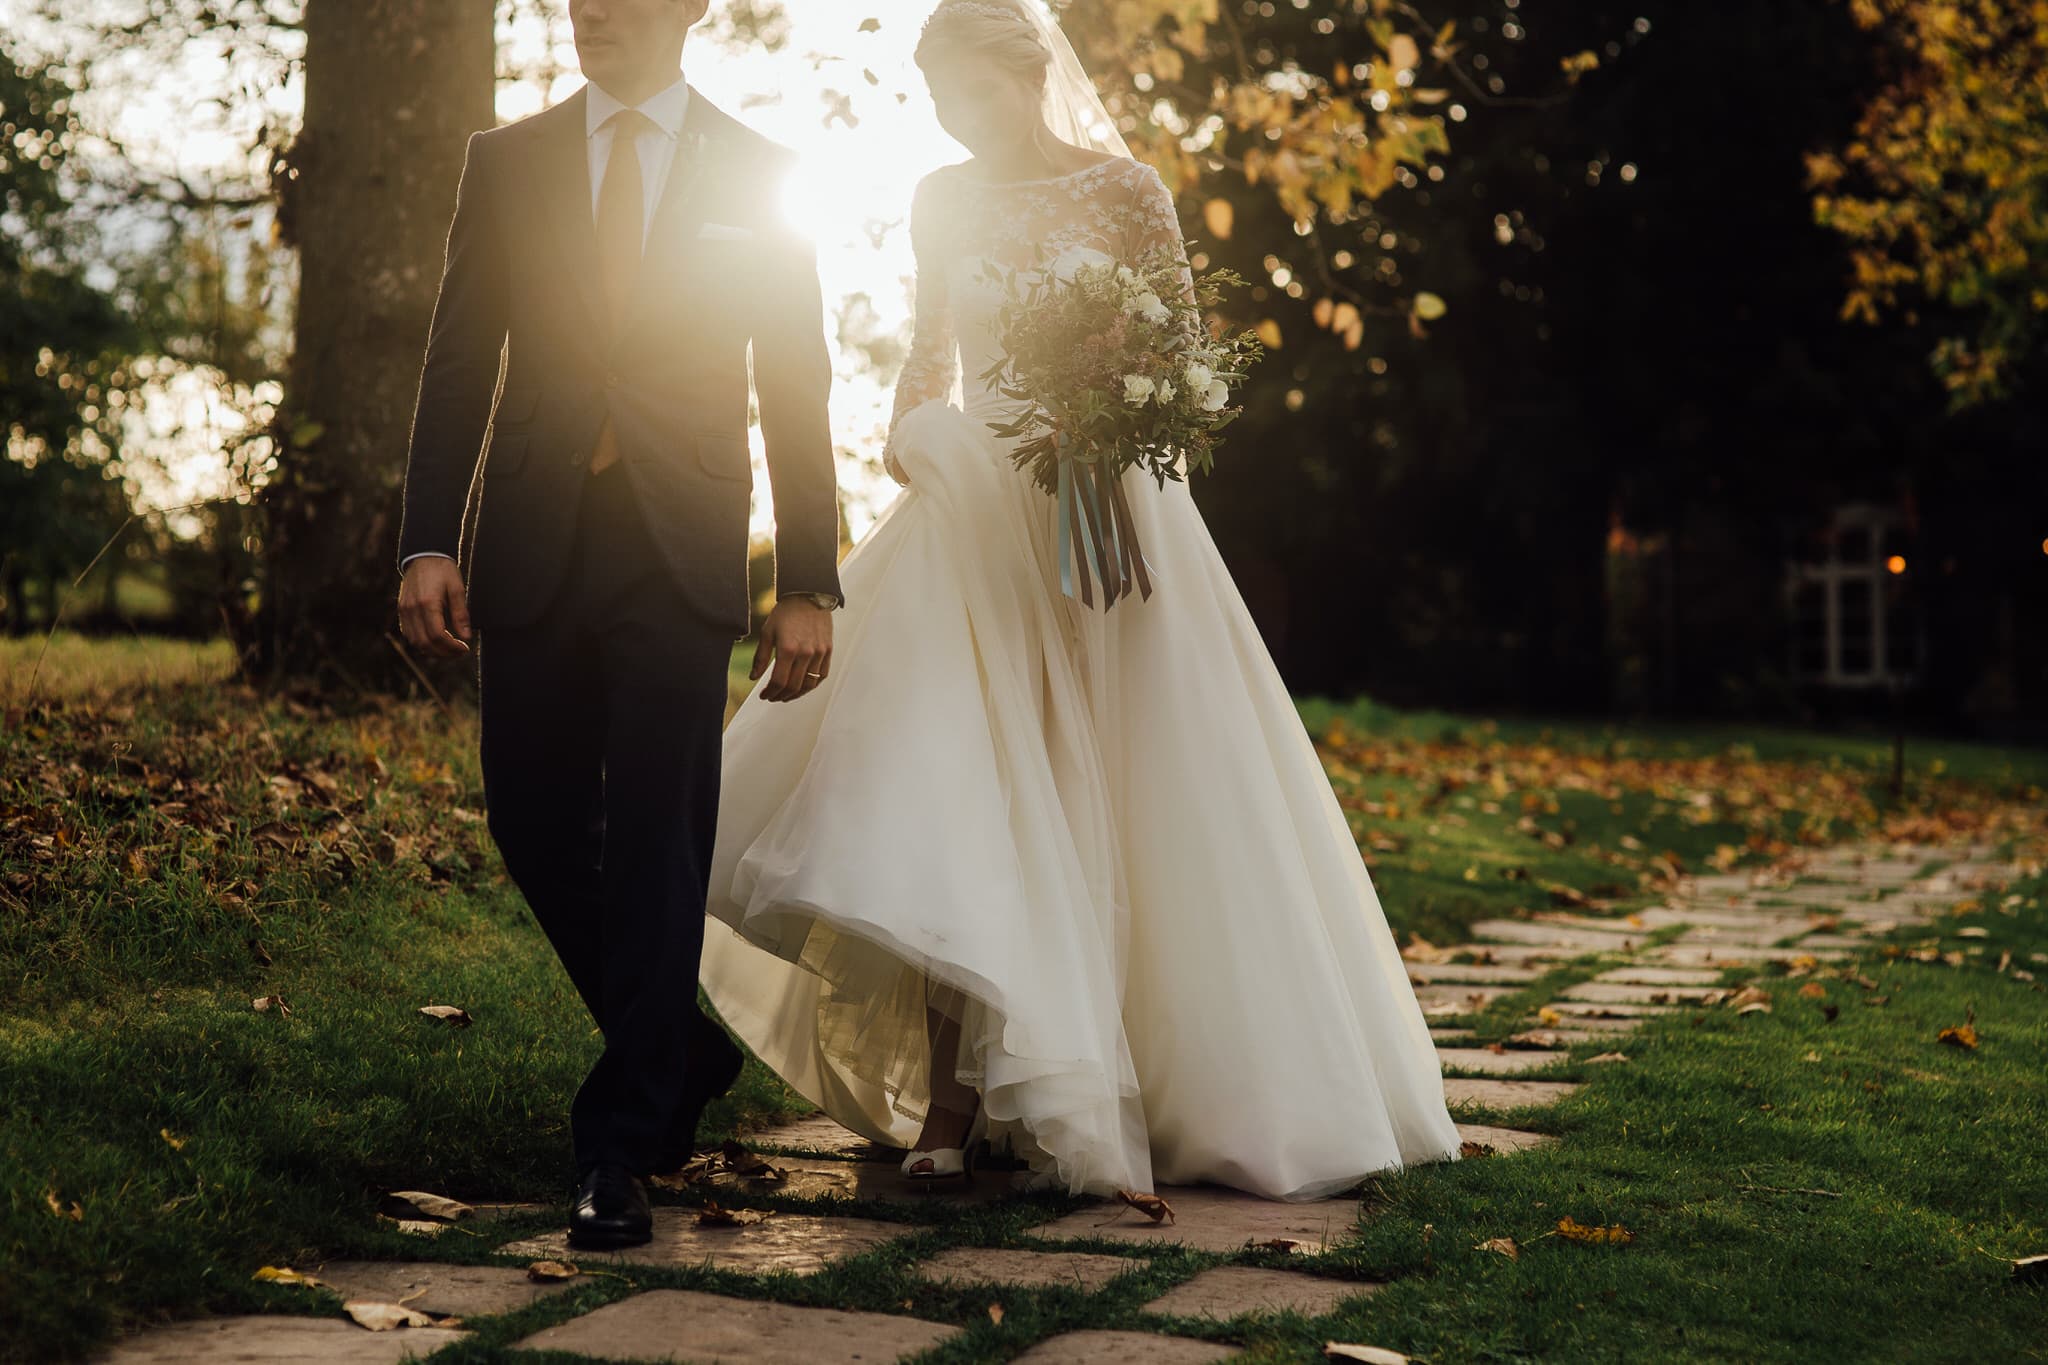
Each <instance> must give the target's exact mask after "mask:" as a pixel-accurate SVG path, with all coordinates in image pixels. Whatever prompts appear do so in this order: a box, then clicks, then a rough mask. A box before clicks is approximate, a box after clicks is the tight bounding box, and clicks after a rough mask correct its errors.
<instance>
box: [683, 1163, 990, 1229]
mask: <svg viewBox="0 0 2048 1365" xmlns="http://www.w3.org/2000/svg"><path fill="white" fill-rule="evenodd" d="M762 1159H763V1160H765V1161H766V1162H768V1164H769V1165H771V1166H773V1167H774V1168H775V1169H776V1170H778V1171H780V1172H782V1173H783V1176H784V1178H783V1179H781V1180H761V1179H755V1178H752V1177H748V1176H742V1175H739V1174H737V1173H735V1172H732V1171H721V1172H719V1173H718V1174H717V1175H714V1176H711V1177H709V1178H708V1179H707V1180H706V1182H705V1183H706V1184H708V1185H710V1186H711V1187H712V1188H713V1189H721V1190H737V1191H741V1192H744V1193H746V1194H787V1195H793V1196H795V1197H796V1198H799V1199H887V1200H893V1201H895V1202H897V1203H920V1202H923V1201H926V1200H930V1201H933V1202H936V1203H941V1204H962V1205H965V1204H992V1203H995V1202H996V1201H997V1200H1000V1199H1003V1198H1006V1197H1007V1196H1008V1195H1009V1193H1010V1173H1009V1172H1008V1171H1007V1170H1001V1169H995V1170H983V1169H981V1168H980V1167H979V1166H977V1167H976V1168H975V1173H974V1174H973V1175H972V1176H970V1177H968V1178H967V1179H964V1180H953V1179H945V1180H911V1179H909V1178H908V1177H906V1176H905V1175H904V1174H903V1172H902V1170H901V1169H900V1165H888V1164H884V1163H883V1162H879V1161H843V1160H834V1159H832V1158H829V1157H825V1158H818V1157H801V1156H789V1157H786V1156H779V1155H771V1156H767V1157H764V1158H762ZM898 1160H899V1162H900V1160H901V1158H899V1159H898ZM778 1216H779V1215H778Z"/></svg>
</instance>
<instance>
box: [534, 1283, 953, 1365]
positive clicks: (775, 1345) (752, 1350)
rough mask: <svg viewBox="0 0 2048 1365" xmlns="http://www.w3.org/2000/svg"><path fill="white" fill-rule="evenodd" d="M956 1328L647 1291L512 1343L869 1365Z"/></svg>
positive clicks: (926, 1345) (733, 1363)
mask: <svg viewBox="0 0 2048 1365" xmlns="http://www.w3.org/2000/svg"><path fill="white" fill-rule="evenodd" d="M959 1334H960V1329H959V1328H958V1327H951V1326H948V1325H947V1324H945V1323H941V1322H926V1321H924V1320H923V1319H921V1318H906V1317H898V1316H896V1315H895V1314H893V1313H849V1312H846V1311H844V1310H842V1309H838V1308H799V1307H797V1306H795V1305H794V1304H787V1303H767V1302H763V1301H761V1300H757V1299H732V1298H727V1297H725V1296H724V1295H722V1294H703V1293H699V1292H697V1291H696V1290H693V1289H650V1290H647V1291H646V1292H645V1293H640V1294H635V1295H633V1296H632V1297H630V1298H625V1299H620V1300H618V1301H617V1302H616V1303H608V1304H606V1305H605V1306H604V1307H602V1308H599V1309H597V1310H595V1311H594V1312H590V1313H585V1314H584V1315H583V1316H582V1317H580V1318H571V1319H570V1320H569V1321H567V1322H564V1323H560V1324H557V1325H556V1326H553V1327H550V1328H547V1329H546V1330H544V1331H540V1332H536V1333H534V1334H533V1335H532V1336H530V1337H526V1338H524V1339H522V1340H519V1341H515V1342H513V1343H512V1345H513V1349H514V1350H526V1351H576V1352H578V1353H580V1354H583V1355H588V1356H598V1357H601V1358H603V1359H606V1360H693V1361H718V1362H721V1363H722V1365H724V1363H729V1365H741V1362H753V1361H760V1362H771V1361H772V1362H778V1363H780V1362H790V1361H803V1362H806V1363H807V1365H875V1362H878V1361H889V1360H900V1359H901V1358H903V1357H904V1356H907V1355H914V1354H916V1353H918V1352H921V1351H928V1350H930V1349H931V1348H932V1347H934V1346H937V1345H938V1344H939V1343H941V1342H943V1341H945V1340H947V1339H948V1338H951V1337H955V1336H958V1335H959Z"/></svg>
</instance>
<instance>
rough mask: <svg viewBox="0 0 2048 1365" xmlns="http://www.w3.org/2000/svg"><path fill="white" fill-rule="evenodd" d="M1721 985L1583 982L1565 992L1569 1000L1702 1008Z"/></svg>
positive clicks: (1566, 989) (1715, 994) (1569, 987)
mask: <svg viewBox="0 0 2048 1365" xmlns="http://www.w3.org/2000/svg"><path fill="white" fill-rule="evenodd" d="M1721 990H1722V988H1721V987H1719V986H1645V985H1638V984H1637V983H1635V982H1632V981H1581V982H1579V984H1578V985H1576V986H1568V987H1566V988H1565V991H1564V998H1565V999H1567V1000H1597V1001H1600V1002H1602V1003H1604V1004H1622V1005H1698V1004H1704V1003H1705V1002H1706V1001H1707V1000H1709V999H1711V998H1714V997H1718V996H1719V995H1720V994H1721Z"/></svg>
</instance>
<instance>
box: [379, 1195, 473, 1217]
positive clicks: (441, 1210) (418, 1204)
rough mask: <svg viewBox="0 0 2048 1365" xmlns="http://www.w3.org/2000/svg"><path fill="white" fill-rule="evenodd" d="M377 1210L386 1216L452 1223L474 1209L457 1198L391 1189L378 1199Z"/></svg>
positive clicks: (466, 1215)
mask: <svg viewBox="0 0 2048 1365" xmlns="http://www.w3.org/2000/svg"><path fill="white" fill-rule="evenodd" d="M377 1212H379V1213H381V1214H383V1215H384V1216H385V1217H387V1218H399V1219H409V1218H410V1219H420V1218H423V1219H427V1220H430V1221H440V1222H444V1223H452V1222H454V1221H455V1220H456V1219H458V1218H467V1217H468V1216H469V1215H470V1214H472V1213H475V1212H476V1210H475V1209H473V1208H471V1207H470V1206H469V1205H467V1204H465V1203H463V1202H462V1201H461V1200H459V1199H450V1198H448V1197H447V1196H446V1195H440V1194H429V1193H427V1192H426V1191H425V1190H393V1191H392V1192H391V1193H389V1194H387V1195H385V1196H384V1198H383V1199H381V1200H379V1201H378V1204H377Z"/></svg>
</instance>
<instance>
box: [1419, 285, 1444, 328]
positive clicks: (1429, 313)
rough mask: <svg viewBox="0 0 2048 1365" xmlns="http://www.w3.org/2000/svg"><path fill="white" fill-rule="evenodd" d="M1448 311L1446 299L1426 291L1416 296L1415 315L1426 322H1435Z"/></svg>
mask: <svg viewBox="0 0 2048 1365" xmlns="http://www.w3.org/2000/svg"><path fill="white" fill-rule="evenodd" d="M1448 311H1449V310H1448V308H1446V306H1445V304H1444V301H1443V300H1442V299H1440V298H1438V297H1437V296H1436V295H1435V294H1431V293H1428V292H1424V293H1420V294H1417V295H1416V296H1415V316H1416V317H1419V318H1421V319H1422V320H1423V321H1424V322H1435V321H1436V320H1437V319H1438V318H1440V317H1442V316H1443V315H1444V314H1445V313H1446V312H1448Z"/></svg>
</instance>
